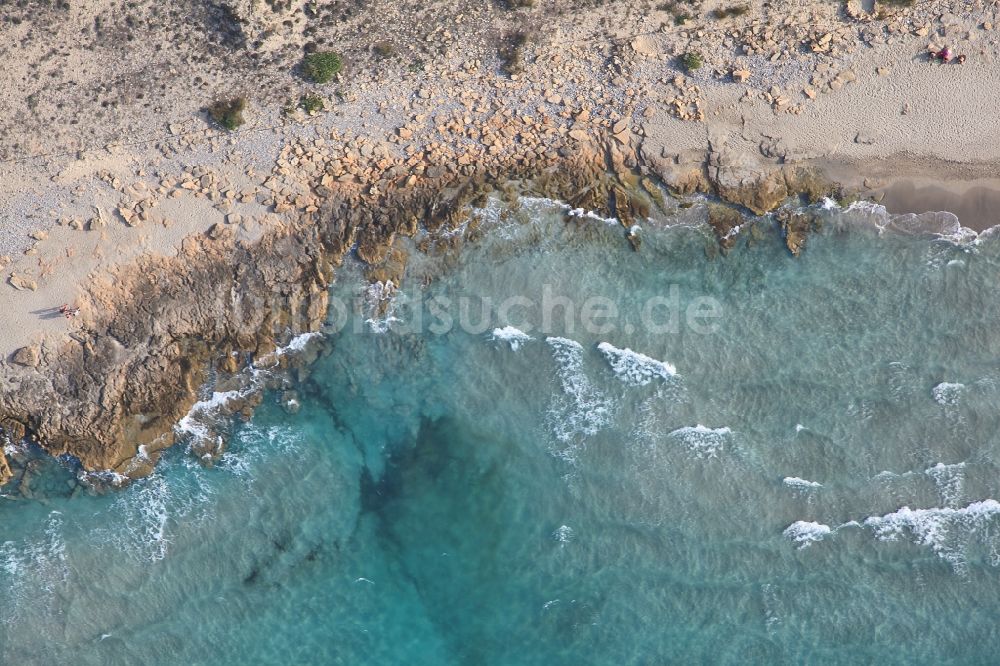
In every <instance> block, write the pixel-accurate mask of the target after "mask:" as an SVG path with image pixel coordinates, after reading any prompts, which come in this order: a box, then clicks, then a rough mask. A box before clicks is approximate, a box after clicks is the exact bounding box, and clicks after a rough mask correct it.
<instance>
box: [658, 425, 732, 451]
mask: <svg viewBox="0 0 1000 666" xmlns="http://www.w3.org/2000/svg"><path fill="white" fill-rule="evenodd" d="M732 434H733V431H732V430H730V429H729V428H727V427H722V428H709V427H707V426H703V425H702V424H700V423H699V424H697V425H694V426H685V427H683V428H678V429H676V430H673V431H671V432H670V434H669V435H668V437H670V438H672V439H675V440H678V441H680V442H682V443H683V444H684V445H685V446H686V447H687V448H688V450H689V451H691V452H692V453H694V454H696V455H697V456H698V457H699V458H714V457H715V456H717V455H718V454H719V452H720V451H722V449H723V448H724V447H725V446H726V442H728V441H729V439H730V437H731V436H732Z"/></svg>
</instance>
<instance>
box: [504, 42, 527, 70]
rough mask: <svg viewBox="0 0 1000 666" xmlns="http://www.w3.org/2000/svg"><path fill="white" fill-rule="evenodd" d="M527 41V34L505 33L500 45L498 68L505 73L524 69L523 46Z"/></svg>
mask: <svg viewBox="0 0 1000 666" xmlns="http://www.w3.org/2000/svg"><path fill="white" fill-rule="evenodd" d="M527 43H528V34H527V33H525V32H520V31H518V32H514V33H511V34H508V35H505V36H504V38H503V42H502V43H501V45H500V53H499V55H500V69H502V70H503V71H504V73H505V74H508V75H510V74H520V73H521V72H522V71H524V47H525V46H526V45H527Z"/></svg>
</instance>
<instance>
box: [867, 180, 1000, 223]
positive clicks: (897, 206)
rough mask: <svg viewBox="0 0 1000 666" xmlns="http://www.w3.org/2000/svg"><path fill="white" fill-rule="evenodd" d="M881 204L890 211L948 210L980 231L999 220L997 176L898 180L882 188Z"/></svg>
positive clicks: (999, 195) (998, 183)
mask: <svg viewBox="0 0 1000 666" xmlns="http://www.w3.org/2000/svg"><path fill="white" fill-rule="evenodd" d="M882 204H883V205H884V206H885V207H886V209H887V210H888V211H889V212H890V213H925V212H929V211H948V212H950V213H954V214H955V215H957V216H958V219H959V220H960V221H961V223H962V226H965V227H969V228H970V229H975V230H976V231H983V230H984V229H989V228H990V227H993V226H996V225H997V224H1000V180H992V179H984V180H976V181H953V182H948V181H943V182H929V181H922V180H901V181H898V182H895V183H892V184H891V185H890V186H889V187H887V188H886V189H885V198H884V199H883V200H882Z"/></svg>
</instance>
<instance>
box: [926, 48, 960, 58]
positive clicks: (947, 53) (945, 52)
mask: <svg viewBox="0 0 1000 666" xmlns="http://www.w3.org/2000/svg"><path fill="white" fill-rule="evenodd" d="M930 56H931V60H940V61H941V62H950V61H951V56H952V53H951V49H950V48H948V47H947V46H946V47H944V48H943V49H941V50H940V51H931V52H930ZM963 62H964V61H963Z"/></svg>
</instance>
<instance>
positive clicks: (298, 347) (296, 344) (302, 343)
mask: <svg viewBox="0 0 1000 666" xmlns="http://www.w3.org/2000/svg"><path fill="white" fill-rule="evenodd" d="M320 337H323V334H322V333H320V332H319V331H312V332H310V333H299V334H298V335H296V336H295V337H294V338H292V339H291V340H289V342H288V344H287V345H285V346H284V347H278V348H277V349H276V350H274V353H276V354H278V355H279V356H280V355H282V354H291V353H295V352H300V351H302V350H303V349H305V348H306V345H308V344H309V341H310V340H312V339H314V338H320Z"/></svg>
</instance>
